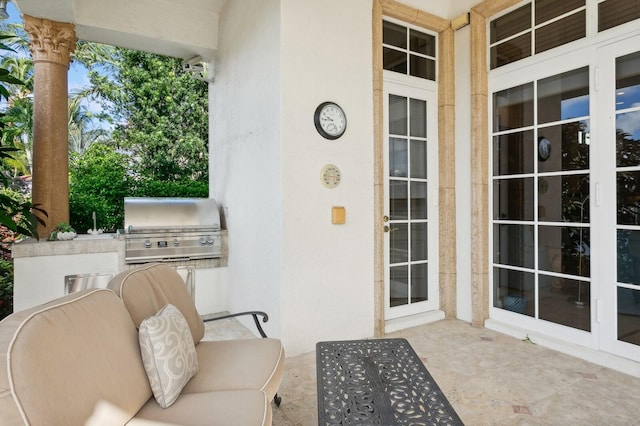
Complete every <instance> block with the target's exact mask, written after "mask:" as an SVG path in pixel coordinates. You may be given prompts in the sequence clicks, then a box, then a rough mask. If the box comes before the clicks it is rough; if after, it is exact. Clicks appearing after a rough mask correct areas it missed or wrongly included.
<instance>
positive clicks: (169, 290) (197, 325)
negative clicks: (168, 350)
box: [109, 263, 204, 344]
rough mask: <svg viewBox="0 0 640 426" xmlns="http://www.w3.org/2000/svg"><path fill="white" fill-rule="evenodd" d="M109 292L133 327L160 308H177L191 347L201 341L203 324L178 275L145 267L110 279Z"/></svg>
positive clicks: (165, 267) (156, 266)
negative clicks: (114, 295) (127, 315)
mask: <svg viewBox="0 0 640 426" xmlns="http://www.w3.org/2000/svg"><path fill="white" fill-rule="evenodd" d="M109 288H110V289H111V290H113V291H114V292H115V293H116V294H117V295H118V296H120V297H121V298H122V301H123V302H124V305H125V306H126V307H127V310H128V311H129V313H130V314H131V318H132V319H133V322H134V324H135V325H136V327H140V323H142V321H144V319H145V318H149V317H150V316H153V315H155V314H156V313H157V312H158V311H159V310H160V309H162V308H163V307H164V306H166V305H168V304H171V305H173V306H175V307H176V308H178V309H179V310H180V312H181V313H182V315H183V316H184V318H185V319H186V320H187V323H188V324H189V329H190V330H191V336H192V337H193V343H194V344H196V343H198V342H199V341H200V340H201V339H202V338H203V337H204V322H203V321H202V318H201V317H200V314H199V313H198V310H197V309H196V306H195V304H194V303H193V300H192V299H191V295H190V294H189V291H188V290H187V286H186V285H185V284H184V281H183V279H182V277H181V276H180V274H179V273H178V272H177V271H176V270H175V269H173V268H171V267H170V266H168V265H166V264H164V263H149V264H146V265H144V266H141V267H138V268H136V269H132V270H130V271H123V272H121V273H119V274H118V275H116V276H115V277H113V279H112V280H111V281H110V282H109Z"/></svg>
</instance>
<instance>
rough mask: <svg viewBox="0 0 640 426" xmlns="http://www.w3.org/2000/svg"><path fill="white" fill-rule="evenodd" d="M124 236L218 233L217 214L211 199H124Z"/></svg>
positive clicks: (213, 201)
mask: <svg viewBox="0 0 640 426" xmlns="http://www.w3.org/2000/svg"><path fill="white" fill-rule="evenodd" d="M124 228H125V232H126V233H148V232H177V231H180V232H194V231H218V230H220V212H219V211H218V204H217V203H216V201H215V200H214V199H213V198H166V197H146V198H145V197H126V198H125V199H124Z"/></svg>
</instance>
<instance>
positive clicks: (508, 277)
mask: <svg viewBox="0 0 640 426" xmlns="http://www.w3.org/2000/svg"><path fill="white" fill-rule="evenodd" d="M493 103H494V107H493V110H494V123H493V306H494V307H496V308H500V309H503V310H505V311H511V312H515V313H518V314H521V315H526V316H529V317H533V318H537V319H541V320H545V321H548V322H551V323H554V324H559V325H562V326H567V327H571V328H574V329H579V330H584V331H590V330H591V306H590V305H591V295H590V290H591V289H590V287H591V278H590V277H591V273H590V258H591V255H590V246H591V242H590V236H591V226H590V221H591V218H590V208H589V207H590V194H589V180H590V161H589V160H590V158H589V157H590V130H589V127H590V112H589V68H588V67H580V68H577V69H575V70H569V71H566V72H563V73H560V74H557V75H553V76H551V77H546V78H543V79H540V80H537V81H534V82H531V83H526V84H523V85H520V86H515V87H511V88H509V89H505V90H501V91H498V92H496V93H494V95H493Z"/></svg>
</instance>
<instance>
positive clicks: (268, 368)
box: [182, 339, 284, 401]
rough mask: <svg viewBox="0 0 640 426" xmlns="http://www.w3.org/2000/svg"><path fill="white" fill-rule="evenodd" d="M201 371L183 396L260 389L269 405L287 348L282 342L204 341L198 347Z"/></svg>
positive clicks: (274, 340)
mask: <svg viewBox="0 0 640 426" xmlns="http://www.w3.org/2000/svg"><path fill="white" fill-rule="evenodd" d="M196 352H197V353H198V364H199V365H200V371H199V372H198V374H197V375H196V376H195V377H194V378H192V379H191V380H190V381H189V383H187V385H186V386H185V387H184V389H183V391H182V393H183V394H186V393H195V392H206V391H213V390H223V389H227V390H233V389H260V390H263V391H264V392H265V393H266V394H267V397H268V398H269V401H271V400H272V399H273V396H274V395H275V394H276V392H277V390H278V387H279V386H280V382H281V380H282V372H283V369H284V348H283V347H282V343H281V342H280V340H278V339H242V340H221V341H204V340H203V341H201V342H200V343H198V344H197V345H196Z"/></svg>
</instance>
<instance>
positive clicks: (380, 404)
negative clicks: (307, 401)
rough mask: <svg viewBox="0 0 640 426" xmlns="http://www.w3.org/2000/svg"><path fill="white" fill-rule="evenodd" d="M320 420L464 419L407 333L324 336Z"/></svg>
mask: <svg viewBox="0 0 640 426" xmlns="http://www.w3.org/2000/svg"><path fill="white" fill-rule="evenodd" d="M316 364H317V375H318V425H321V426H334V425H345V426H346V425H360V426H365V425H380V426H392V425H411V426H423V425H424V426H427V425H463V423H462V421H461V420H460V418H459V417H458V415H457V414H456V412H455V410H454V409H453V407H451V404H450V403H449V401H448V400H447V398H446V397H445V396H444V394H443V393H442V391H441V390H440V388H439V387H438V385H437V384H436V382H435V380H433V377H431V374H429V372H428V371H427V369H426V368H425V366H424V364H423V363H422V361H421V360H420V358H419V357H418V355H417V354H416V353H415V351H414V350H413V348H412V347H411V345H410V344H409V342H407V340H406V339H376V340H352V341H341V342H319V343H318V344H317V345H316Z"/></svg>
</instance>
